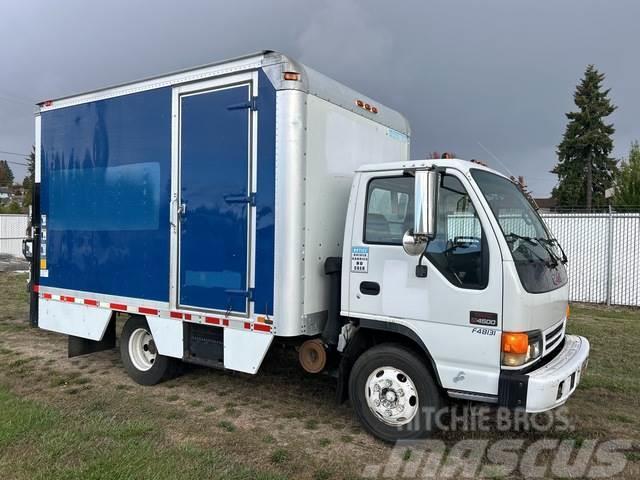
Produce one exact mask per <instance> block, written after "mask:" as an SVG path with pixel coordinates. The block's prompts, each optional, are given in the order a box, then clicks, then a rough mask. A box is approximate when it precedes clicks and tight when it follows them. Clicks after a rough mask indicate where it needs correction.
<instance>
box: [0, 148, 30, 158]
mask: <svg viewBox="0 0 640 480" xmlns="http://www.w3.org/2000/svg"><path fill="white" fill-rule="evenodd" d="M0 153H4V154H5V155H17V156H18V157H28V156H29V155H31V154H30V153H17V152H7V151H5V150H0Z"/></svg>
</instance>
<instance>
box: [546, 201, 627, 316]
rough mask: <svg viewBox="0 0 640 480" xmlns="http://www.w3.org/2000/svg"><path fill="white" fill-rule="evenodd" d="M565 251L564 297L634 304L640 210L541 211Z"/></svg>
mask: <svg viewBox="0 0 640 480" xmlns="http://www.w3.org/2000/svg"><path fill="white" fill-rule="evenodd" d="M541 216H542V218H543V219H544V220H545V222H546V223H547V225H548V226H549V229H550V230H551V232H552V233H553V235H554V236H555V237H556V238H557V239H558V241H559V242H560V245H562V248H563V249H564V250H565V252H566V253H567V257H568V258H569V263H568V265H567V267H568V271H569V282H570V283H569V285H570V286H569V299H570V300H571V301H574V302H589V303H606V304H608V305H626V306H635V307H638V306H640V213H638V212H634V213H625V212H614V211H611V210H609V211H605V212H597V211H596V212H593V211H592V212H585V211H578V210H572V211H566V212H548V213H544V212H541Z"/></svg>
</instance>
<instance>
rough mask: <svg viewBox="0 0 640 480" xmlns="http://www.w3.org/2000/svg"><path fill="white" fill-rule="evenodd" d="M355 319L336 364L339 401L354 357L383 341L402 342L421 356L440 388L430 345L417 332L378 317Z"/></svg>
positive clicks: (342, 400) (356, 357)
mask: <svg viewBox="0 0 640 480" xmlns="http://www.w3.org/2000/svg"><path fill="white" fill-rule="evenodd" d="M357 323H358V326H359V328H358V330H357V332H356V333H355V334H354V337H353V338H352V339H351V340H350V341H349V343H348V344H347V346H346V348H345V350H344V352H343V355H342V358H341V360H340V365H339V367H338V388H337V392H336V395H337V396H336V399H337V401H338V403H343V402H344V401H345V400H347V398H348V391H349V390H348V382H349V375H350V373H351V369H352V367H353V364H354V363H355V361H356V360H357V359H358V357H359V356H360V355H362V354H363V353H364V352H365V351H366V350H368V349H369V348H371V347H373V346H375V345H379V344H382V343H396V344H400V345H403V346H405V347H407V348H409V349H411V350H413V351H414V352H415V353H417V354H418V355H419V356H420V357H422V358H424V359H425V360H426V361H425V364H426V366H427V368H428V369H429V371H430V372H431V374H432V375H433V378H434V380H435V382H436V385H438V387H439V388H441V389H442V382H441V381H440V375H439V374H438V368H437V366H436V363H435V361H434V359H433V357H432V356H431V353H430V352H429V349H428V348H427V346H426V345H425V344H424V342H423V341H422V340H421V339H420V337H419V336H418V334H417V333H416V332H414V331H413V330H411V329H410V328H409V327H407V326H405V325H401V324H398V323H393V322H385V321H380V320H369V319H358V320H357Z"/></svg>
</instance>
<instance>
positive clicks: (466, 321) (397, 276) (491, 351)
mask: <svg viewBox="0 0 640 480" xmlns="http://www.w3.org/2000/svg"><path fill="white" fill-rule="evenodd" d="M359 185H360V188H359V192H358V198H357V202H356V209H355V210H356V212H355V218H356V220H355V221H354V223H353V230H352V239H351V241H352V251H351V259H350V263H351V269H350V273H349V289H348V297H349V298H348V309H349V314H350V315H351V316H355V317H359V318H364V319H369V320H373V321H382V322H392V323H396V324H400V325H402V326H405V327H407V328H408V329H410V330H411V331H413V332H414V333H415V334H417V335H418V336H419V337H420V339H421V340H422V341H423V343H424V344H425V346H426V347H427V348H428V350H429V352H430V354H431V356H432V357H433V358H434V360H435V362H436V364H437V366H438V373H439V376H440V379H441V381H442V384H443V386H445V388H452V389H453V388H455V389H457V390H465V391H473V392H482V393H490V394H496V393H497V390H498V376H499V368H500V365H499V361H500V328H501V306H502V273H501V257H500V253H499V248H498V244H497V241H496V239H495V235H494V234H493V232H492V230H491V227H490V223H489V221H488V218H487V216H486V214H485V212H484V211H483V209H482V208H479V207H476V206H479V205H480V201H479V199H478V197H477V196H476V194H475V192H474V191H473V189H472V186H471V184H470V182H469V181H468V179H467V178H466V177H465V176H464V174H463V173H462V172H460V171H458V170H455V169H452V168H448V169H447V170H446V173H445V174H444V175H442V176H441V179H440V184H439V190H438V221H437V234H436V237H435V238H434V239H433V240H432V241H431V242H430V243H429V245H428V247H427V250H426V255H425V257H424V258H423V259H422V264H423V265H427V276H426V277H422V278H421V277H417V276H416V265H417V264H418V262H419V258H418V257H414V256H409V255H408V254H407V253H405V251H404V249H403V248H402V237H403V235H404V232H406V231H407V230H408V229H409V228H412V227H413V212H414V200H415V198H414V178H413V177H412V176H410V175H405V174H403V172H402V171H398V172H391V173H390V172H384V173H376V172H371V173H365V174H363V177H362V178H361V181H360V184H359ZM358 219H362V221H359V220H358ZM480 317H483V318H484V317H487V318H491V319H493V320H492V321H490V322H489V323H490V325H489V326H487V322H486V321H485V322H483V323H484V324H483V325H482V327H483V328H478V327H479V325H478V324H477V323H475V322H476V320H477V319H478V318H480Z"/></svg>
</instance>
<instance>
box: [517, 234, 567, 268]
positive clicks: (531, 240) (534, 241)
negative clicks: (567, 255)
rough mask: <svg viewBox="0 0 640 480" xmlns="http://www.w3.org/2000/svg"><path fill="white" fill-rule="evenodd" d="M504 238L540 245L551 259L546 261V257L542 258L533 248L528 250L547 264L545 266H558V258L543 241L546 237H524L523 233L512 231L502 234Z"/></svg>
mask: <svg viewBox="0 0 640 480" xmlns="http://www.w3.org/2000/svg"><path fill="white" fill-rule="evenodd" d="M504 238H505V239H506V240H507V242H509V243H512V242H514V241H516V240H522V241H524V242H527V243H529V244H530V245H540V246H541V247H542V248H544V249H545V251H546V252H547V253H548V254H549V259H550V260H551V261H548V260H547V259H546V258H542V257H541V256H540V255H538V254H537V253H536V252H535V251H534V250H531V249H529V252H530V253H533V255H535V256H536V258H537V259H538V260H540V261H541V262H543V263H544V264H545V265H547V266H549V267H551V268H556V267H557V266H558V261H559V260H560V259H559V258H558V257H557V256H556V255H555V254H554V253H553V251H552V250H551V249H550V248H549V247H547V246H546V245H545V242H546V241H547V240H546V239H541V238H536V237H525V236H523V235H518V234H517V233H513V232H511V233H507V234H506V235H505V236H504Z"/></svg>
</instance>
